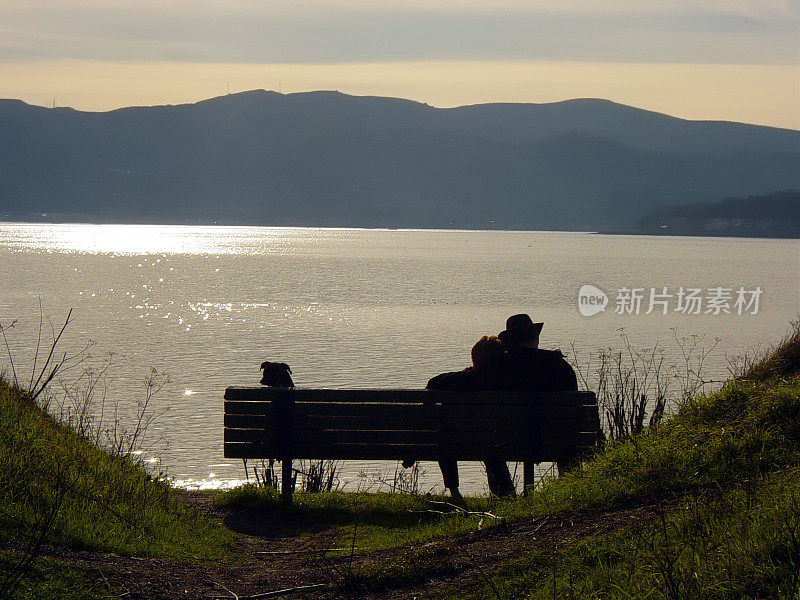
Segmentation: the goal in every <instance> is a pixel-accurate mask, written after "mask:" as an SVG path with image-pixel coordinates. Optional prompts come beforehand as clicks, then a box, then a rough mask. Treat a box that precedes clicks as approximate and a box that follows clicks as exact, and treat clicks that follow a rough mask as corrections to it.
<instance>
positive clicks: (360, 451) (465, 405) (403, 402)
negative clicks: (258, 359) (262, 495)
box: [224, 387, 599, 463]
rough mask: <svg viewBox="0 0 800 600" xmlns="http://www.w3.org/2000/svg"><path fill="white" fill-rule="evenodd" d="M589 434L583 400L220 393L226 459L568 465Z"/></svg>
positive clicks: (560, 396)
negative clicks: (495, 461)
mask: <svg viewBox="0 0 800 600" xmlns="http://www.w3.org/2000/svg"><path fill="white" fill-rule="evenodd" d="M598 429H599V421H598V413H597V401H596V399H595V396H594V394H593V393H591V392H546V393H544V392H542V393H531V392H470V393H463V392H445V391H438V390H385V389H382V390H332V389H305V388H268V387H260V388H239V387H231V388H228V389H227V390H226V391H225V446H224V447H225V457H226V458H278V459H283V458H287V459H292V458H317V459H331V460H345V459H360V460H382V459H388V460H394V459H398V460H404V459H413V460H438V459H441V458H453V459H457V460H485V459H487V458H504V459H505V460H508V461H524V462H534V463H538V462H544V461H559V462H568V461H571V460H573V459H575V458H576V457H577V456H579V455H580V454H582V453H585V452H587V451H589V450H591V449H592V448H593V447H594V446H595V445H596V442H597V431H598Z"/></svg>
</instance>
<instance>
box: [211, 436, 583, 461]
mask: <svg viewBox="0 0 800 600" xmlns="http://www.w3.org/2000/svg"><path fill="white" fill-rule="evenodd" d="M277 433H278V432H273V431H269V430H263V429H225V441H226V442H249V443H276V435H277ZM594 439H595V437H594V434H593V433H590V432H585V433H577V432H572V433H557V432H553V431H545V432H543V433H542V435H541V436H540V437H539V438H538V439H536V440H531V441H535V442H536V443H537V444H539V445H545V446H576V445H581V446H583V445H590V444H592V443H594ZM398 440H402V442H403V443H405V444H437V445H448V446H473V445H481V444H488V445H492V444H498V445H507V446H508V447H513V446H518V447H520V448H524V447H527V445H528V443H529V437H528V435H527V433H526V432H524V431H517V432H508V431H495V430H484V431H457V430H456V431H446V430H442V431H436V430H431V431H421V430H406V431H403V430H363V431H360V430H352V429H347V430H338V431H337V430H332V429H329V430H325V431H297V432H295V439H294V444H293V448H294V446H295V445H306V446H308V445H318V446H327V445H330V444H346V443H348V442H353V441H355V442H356V443H366V444H393V443H397V442H398ZM292 454H296V452H295V451H294V449H293V451H292ZM301 458H302V457H301Z"/></svg>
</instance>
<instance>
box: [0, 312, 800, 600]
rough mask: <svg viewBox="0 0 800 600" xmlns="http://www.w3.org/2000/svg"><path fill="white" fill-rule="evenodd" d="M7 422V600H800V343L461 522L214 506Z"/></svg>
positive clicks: (233, 493) (309, 496) (247, 502)
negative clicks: (303, 596) (290, 599)
mask: <svg viewBox="0 0 800 600" xmlns="http://www.w3.org/2000/svg"><path fill="white" fill-rule="evenodd" d="M0 408H2V410H0V440H2V442H3V443H2V444H0V500H2V503H0V541H2V549H0V598H9V597H20V598H30V599H39V598H53V597H58V598H65V599H67V598H69V599H71V598H75V599H77V598H81V599H85V598H97V599H98V600H99V599H100V598H139V599H144V598H147V599H148V600H150V599H153V600H154V599H157V598H159V599H165V600H166V599H169V600H173V599H175V600H177V599H178V598H186V597H193V598H200V597H203V598H205V597H217V598H227V597H239V598H253V599H254V598H265V597H275V596H283V595H286V594H287V592H288V591H289V590H288V588H294V593H298V592H304V593H308V594H311V595H310V596H308V597H315V598H331V599H334V598H375V599H378V598H381V599H385V598H398V599H399V598H410V597H426V598H439V599H440V600H443V599H450V598H452V599H455V598H459V599H460V598H475V599H476V600H477V598H486V597H491V598H504V599H507V600H512V599H519V600H532V599H539V598H540V599H542V600H544V599H546V598H553V597H557V598H594V597H603V598H606V597H608V598H611V597H614V598H617V597H618V598H623V597H624V598H632V599H638V598H641V599H645V598H654V597H663V598H668V599H679V598H680V599H683V598H692V599H708V600H711V599H715V598H754V599H755V598H796V597H797V593H798V592H800V510H799V509H800V478H799V476H800V469H799V468H798V460H799V459H800V328H798V327H797V326H796V327H795V328H794V330H793V331H792V332H791V333H790V335H789V336H788V337H787V339H786V341H785V342H784V343H783V344H781V345H780V346H779V347H778V348H776V349H775V350H774V351H772V352H770V353H769V354H768V355H767V356H766V357H765V358H764V359H762V360H759V361H754V362H751V363H749V364H748V365H745V368H744V369H743V370H742V373H741V374H740V375H739V376H738V377H736V378H735V379H732V380H731V381H729V382H728V383H727V384H726V385H725V386H724V387H723V388H722V389H721V390H720V391H719V392H717V393H714V394H712V395H710V396H707V397H687V398H684V399H683V402H682V405H681V406H680V409H679V410H678V411H677V413H676V414H675V415H674V416H673V417H672V418H670V419H668V420H666V421H663V422H661V423H660V424H659V425H657V426H652V427H650V428H648V429H646V430H645V431H643V432H642V433H640V434H638V435H636V436H634V437H633V438H631V439H629V440H627V441H622V440H617V441H610V440H609V441H608V442H607V443H606V444H605V447H604V448H603V449H601V450H598V453H597V455H596V456H594V457H590V458H589V459H588V460H587V461H586V462H585V463H584V465H583V468H582V469H576V470H573V471H571V472H569V473H567V474H566V475H563V476H561V477H559V478H558V479H548V480H545V481H543V482H542V485H540V486H537V487H536V488H534V489H529V492H530V493H529V494H528V496H527V497H524V498H516V499H506V500H499V499H497V498H467V499H466V502H465V504H464V505H462V506H455V505H452V504H448V503H446V502H443V500H444V499H442V498H432V497H430V496H429V495H420V494H414V495H411V494H373V493H364V492H359V493H343V492H329V493H321V494H318V493H298V495H297V497H296V503H295V505H294V506H291V507H290V506H287V505H284V504H282V503H281V502H280V499H279V495H278V494H277V492H276V491H275V490H274V489H272V488H269V487H258V486H255V485H249V486H244V487H242V488H236V489H234V490H230V491H228V492H224V493H222V494H220V495H219V496H217V497H216V498H214V500H213V504H212V501H211V498H210V497H209V495H208V494H202V493H184V494H182V495H181V494H179V493H178V492H177V491H176V490H173V489H170V488H169V487H168V486H167V485H166V484H165V482H164V481H163V480H161V479H157V480H154V479H153V478H152V477H151V476H148V475H147V473H146V472H144V471H143V470H142V469H141V467H140V466H137V465H136V464H134V462H132V460H131V457H130V456H129V455H123V454H119V453H116V454H115V453H109V452H108V451H107V450H105V451H104V450H100V449H99V448H98V447H97V446H96V445H94V444H93V443H91V442H90V441H89V440H88V439H86V437H84V436H80V435H78V434H77V433H76V432H75V431H73V430H71V429H70V428H69V427H67V426H66V425H64V424H62V423H59V422H57V421H56V420H54V419H53V418H52V417H51V416H50V415H49V414H48V413H47V412H46V411H45V410H43V408H42V407H41V406H40V405H37V404H36V403H35V402H33V399H32V398H31V397H30V396H29V395H28V394H26V393H25V392H24V391H22V390H20V389H19V388H17V387H15V386H13V385H9V384H8V383H7V382H5V381H3V380H2V379H0ZM185 505H189V506H191V507H192V509H189V508H187V507H186V506H185ZM198 509H200V510H202V512H203V513H205V514H204V516H202V517H201V516H200V515H199V514H198V513H197V510H198ZM234 538H235V542H234V543H231V542H232V541H233V539H234ZM26 542H30V543H31V544H32V546H31V545H26ZM31 549H33V552H32V555H31ZM26 556H30V557H31V558H37V560H36V562H35V563H33V564H31V563H30V562H25V558H26ZM9 582H11V586H10V587H9V585H8V584H9ZM311 589H313V591H309V590H311ZM232 590H235V592H234V591H232ZM16 592H18V594H16V595H15V593H16ZM245 593H246V594H249V595H243V594H245Z"/></svg>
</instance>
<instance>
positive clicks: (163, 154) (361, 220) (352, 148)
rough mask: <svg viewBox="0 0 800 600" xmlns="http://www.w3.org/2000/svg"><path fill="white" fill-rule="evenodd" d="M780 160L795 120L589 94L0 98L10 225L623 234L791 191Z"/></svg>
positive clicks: (798, 139)
mask: <svg viewBox="0 0 800 600" xmlns="http://www.w3.org/2000/svg"><path fill="white" fill-rule="evenodd" d="M798 165H800V132H798V131H793V130H785V129H776V128H769V127H760V126H754V125H745V124H740V123H728V122H700V121H686V120H682V119H677V118H674V117H670V116H667V115H662V114H658V113H654V112H649V111H644V110H640V109H636V108H632V107H628V106H623V105H619V104H615V103H612V102H609V101H606V100H593V99H580V100H569V101H565V102H558V103H553V104H484V105H476V106H465V107H459V108H452V109H439V108H434V107H431V106H428V105H425V104H420V103H417V102H412V101H408V100H402V99H396V98H376V97H354V96H348V95H345V94H341V93H338V92H311V93H302V94H288V95H283V94H278V93H275V92H267V91H263V90H260V91H252V92H244V93H241V94H232V95H227V96H222V97H219V98H212V99H210V100H205V101H202V102H198V103H195V104H187V105H180V106H153V107H132V108H125V109H120V110H115V111H111V112H103V113H90V112H80V111H76V110H73V109H69V108H56V109H49V108H42V107H36V106H30V105H28V104H25V103H23V102H21V101H19V100H0V218H5V219H15V220H22V219H37V220H42V219H46V220H81V221H94V222H176V223H209V222H219V223H237V224H264V225H322V226H324V225H334V226H365V227H371V226H383V227H464V228H491V227H497V228H508V229H581V230H586V229H590V230H594V229H608V228H613V229H626V228H632V227H634V226H635V225H636V224H637V222H638V221H639V220H640V219H642V218H643V217H644V216H645V215H647V214H648V213H649V212H650V211H651V210H653V209H655V208H657V207H659V206H664V205H682V204H690V203H696V202H700V201H706V200H709V199H716V198H725V197H729V196H743V195H755V194H765V193H769V192H771V191H773V190H777V189H800V169H798ZM42 215H44V216H42Z"/></svg>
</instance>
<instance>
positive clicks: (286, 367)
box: [281, 363, 292, 373]
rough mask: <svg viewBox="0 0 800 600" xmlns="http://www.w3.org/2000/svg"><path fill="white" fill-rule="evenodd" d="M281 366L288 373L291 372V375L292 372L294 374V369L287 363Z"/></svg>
mask: <svg viewBox="0 0 800 600" xmlns="http://www.w3.org/2000/svg"><path fill="white" fill-rule="evenodd" d="M281 366H282V367H283V368H284V369H286V370H287V371H289V373H291V372H292V368H291V367H290V366H289V365H287V364H286V363H281Z"/></svg>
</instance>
